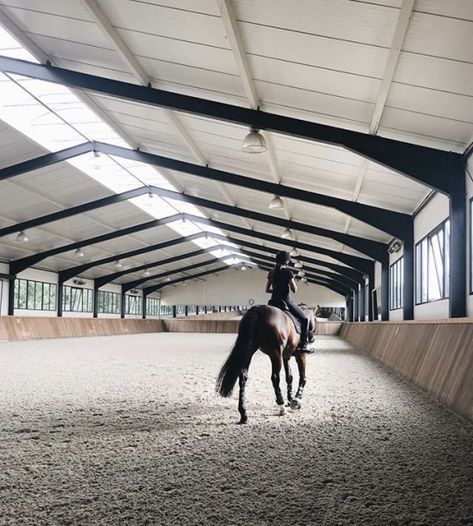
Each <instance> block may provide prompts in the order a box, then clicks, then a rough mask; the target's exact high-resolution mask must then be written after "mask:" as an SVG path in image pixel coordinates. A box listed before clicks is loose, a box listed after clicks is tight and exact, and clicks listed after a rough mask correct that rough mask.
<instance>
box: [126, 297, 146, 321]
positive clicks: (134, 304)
mask: <svg viewBox="0 0 473 526" xmlns="http://www.w3.org/2000/svg"><path fill="white" fill-rule="evenodd" d="M132 300H133V301H132ZM125 314H128V315H130V316H142V315H143V297H142V296H137V295H135V294H125Z"/></svg>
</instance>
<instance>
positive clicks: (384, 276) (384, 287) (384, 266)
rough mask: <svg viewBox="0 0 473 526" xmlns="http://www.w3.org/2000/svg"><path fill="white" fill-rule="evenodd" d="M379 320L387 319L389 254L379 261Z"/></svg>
mask: <svg viewBox="0 0 473 526" xmlns="http://www.w3.org/2000/svg"><path fill="white" fill-rule="evenodd" d="M379 301H381V320H382V321H387V320H389V256H388V255H386V259H385V260H384V261H382V262H381V297H380V298H379Z"/></svg>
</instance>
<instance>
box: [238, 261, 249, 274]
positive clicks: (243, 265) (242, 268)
mask: <svg viewBox="0 0 473 526" xmlns="http://www.w3.org/2000/svg"><path fill="white" fill-rule="evenodd" d="M247 269H248V267H247V266H246V265H245V264H244V263H243V264H242V266H241V269H240V270H242V271H243V272H245V270H247Z"/></svg>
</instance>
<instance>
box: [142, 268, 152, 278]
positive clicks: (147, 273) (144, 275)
mask: <svg viewBox="0 0 473 526" xmlns="http://www.w3.org/2000/svg"><path fill="white" fill-rule="evenodd" d="M150 274H151V273H150V271H149V270H148V269H145V271H144V272H143V277H145V278H147V277H148V276H149V275H150Z"/></svg>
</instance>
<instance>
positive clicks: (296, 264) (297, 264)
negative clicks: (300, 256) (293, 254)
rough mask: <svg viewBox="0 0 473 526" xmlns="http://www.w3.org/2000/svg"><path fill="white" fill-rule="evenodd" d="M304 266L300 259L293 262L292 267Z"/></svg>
mask: <svg viewBox="0 0 473 526" xmlns="http://www.w3.org/2000/svg"><path fill="white" fill-rule="evenodd" d="M303 266H304V264H303V263H302V261H296V262H295V263H294V267H295V268H302V267H303Z"/></svg>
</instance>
